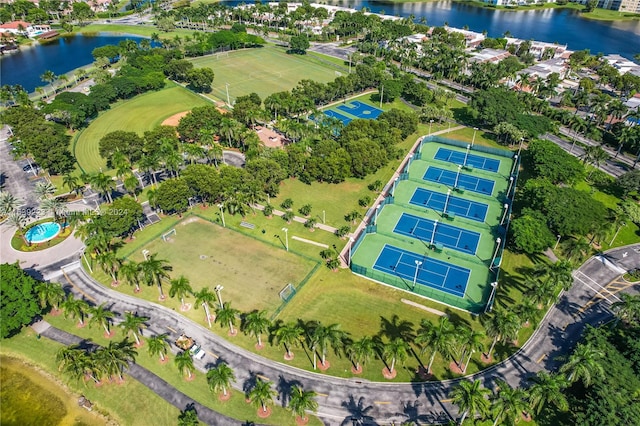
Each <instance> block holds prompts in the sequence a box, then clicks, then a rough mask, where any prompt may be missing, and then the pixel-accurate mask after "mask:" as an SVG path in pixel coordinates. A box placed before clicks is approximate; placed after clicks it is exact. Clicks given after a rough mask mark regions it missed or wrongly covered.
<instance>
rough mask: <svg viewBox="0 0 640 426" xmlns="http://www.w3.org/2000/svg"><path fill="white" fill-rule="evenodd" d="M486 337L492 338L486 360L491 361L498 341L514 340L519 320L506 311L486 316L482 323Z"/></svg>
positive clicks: (498, 311)
mask: <svg viewBox="0 0 640 426" xmlns="http://www.w3.org/2000/svg"><path fill="white" fill-rule="evenodd" d="M484 327H485V329H486V332H487V336H489V337H491V338H493V342H491V347H490V348H489V352H488V353H487V354H486V359H491V354H492V353H493V349H494V348H495V346H496V343H498V341H503V342H504V341H507V340H514V339H515V338H516V337H517V336H518V331H519V330H520V318H518V316H517V315H516V314H515V313H513V312H511V311H507V310H496V311H494V313H493V315H491V316H488V317H487V318H486V320H485V321H484Z"/></svg>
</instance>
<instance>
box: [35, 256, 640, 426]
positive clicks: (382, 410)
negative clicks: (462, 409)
mask: <svg viewBox="0 0 640 426" xmlns="http://www.w3.org/2000/svg"><path fill="white" fill-rule="evenodd" d="M605 258H606V261H605ZM638 264H640V245H635V246H632V247H624V248H619V249H615V250H612V251H609V252H607V254H606V255H605V257H593V258H591V259H590V260H589V261H587V262H586V263H585V264H584V265H582V267H581V268H580V269H579V270H577V271H576V272H575V273H574V277H575V281H574V286H573V287H572V288H571V290H569V291H568V292H566V293H564V294H563V295H562V296H561V297H560V298H559V300H558V303H557V304H556V305H555V306H554V307H552V308H551V309H550V310H549V312H548V313H547V315H546V316H545V318H544V319H543V321H542V322H541V324H540V326H539V327H538V329H537V330H536V331H535V333H534V335H533V336H532V337H531V339H530V340H529V341H528V342H526V343H525V345H524V346H523V347H522V348H521V349H520V350H518V351H517V352H516V353H515V354H514V355H512V356H511V357H510V358H509V359H507V360H506V361H504V362H502V363H500V364H497V365H495V366H493V367H490V368H489V369H487V370H484V371H482V372H480V373H478V374H475V375H472V376H469V377H468V378H469V379H479V380H481V381H482V382H483V384H484V385H485V386H487V387H490V388H492V387H493V383H494V380H495V379H496V378H502V379H504V380H506V381H507V382H508V383H509V384H510V385H512V386H521V385H523V384H526V382H527V378H528V377H530V376H531V375H533V374H535V373H536V372H537V371H540V370H543V369H544V370H549V371H553V370H555V369H557V368H558V366H559V363H558V360H557V357H558V356H560V355H564V354H566V353H568V352H569V351H570V350H571V348H572V347H573V346H574V345H575V343H576V341H577V340H578V339H579V337H580V335H581V333H582V330H583V329H584V327H585V326H586V325H587V324H592V325H597V324H600V323H602V322H603V321H606V320H608V319H610V318H611V312H610V311H609V310H608V307H607V306H608V305H609V304H610V303H612V302H615V301H616V300H617V297H616V296H615V295H611V296H609V295H608V294H607V293H606V292H605V291H603V288H604V287H605V286H606V285H607V284H608V283H610V282H612V281H615V280H617V279H618V278H619V276H620V268H623V269H630V268H631V267H632V266H633V265H638ZM611 265H614V266H615V265H617V266H615V267H612V266H611ZM63 271H64V275H63V276H62V277H60V278H62V280H61V281H62V282H63V283H64V284H69V285H71V290H72V291H73V292H74V293H76V294H77V295H81V296H83V297H85V298H86V299H88V300H89V301H90V302H92V303H98V304H99V303H103V302H106V303H107V307H108V308H109V309H110V310H112V311H114V312H116V313H117V314H118V315H123V313H124V312H125V311H132V312H136V313H137V314H138V315H143V316H148V317H150V318H151V319H150V321H149V328H148V329H147V330H146V331H145V333H146V334H159V333H166V332H169V334H170V335H171V337H172V338H174V339H175V338H177V337H178V336H179V335H180V334H181V333H185V334H187V335H189V336H191V337H194V338H195V339H196V341H198V342H199V343H201V345H202V347H203V348H205V349H206V351H207V353H208V355H209V356H207V357H205V359H204V360H201V361H196V366H197V368H198V369H199V370H200V371H202V372H204V371H206V370H207V369H208V368H209V367H211V366H212V363H211V361H210V360H211V359H216V361H218V362H219V361H221V360H222V361H224V362H226V363H228V364H229V365H230V366H231V367H232V368H233V369H234V370H235V373H236V377H237V383H238V384H237V386H238V389H240V390H246V389H247V388H248V387H251V385H252V384H253V383H254V382H255V379H256V377H257V376H258V375H259V376H262V377H266V378H268V379H269V380H271V381H272V382H273V383H274V386H275V389H276V390H277V391H278V395H279V402H278V403H279V404H282V405H283V406H285V405H286V399H287V395H288V392H289V389H290V388H291V386H293V385H296V384H299V385H302V386H303V387H304V388H305V389H312V390H314V391H316V392H318V393H319V395H320V396H319V397H318V402H319V404H320V408H319V410H318V415H319V416H320V418H321V419H323V421H324V422H325V423H326V424H327V425H343V424H344V425H350V424H352V422H356V424H367V425H376V424H391V423H392V422H396V423H399V422H402V421H408V420H412V421H419V422H424V423H438V422H445V421H448V420H449V419H452V418H455V417H456V415H457V409H456V408H455V407H454V406H453V405H452V404H451V402H450V400H449V399H448V398H447V395H448V393H449V391H450V389H451V388H452V386H454V385H455V384H456V383H457V382H458V381H459V380H461V379H456V380H448V381H442V382H421V383H387V382H370V381H366V380H361V379H358V378H351V379H342V378H338V377H332V376H327V375H324V374H320V373H315V372H311V371H305V370H301V369H299V368H295V367H291V366H289V365H286V364H284V363H280V362H276V361H271V360H268V359H265V358H263V357H261V356H259V355H257V354H255V353H252V352H249V351H247V350H245V349H242V348H240V347H238V346H236V345H234V344H233V343H232V338H229V339H225V338H222V337H221V336H219V335H217V334H214V333H212V332H211V331H210V330H209V329H207V328H206V327H204V326H203V325H201V324H198V323H195V322H193V321H191V320H189V319H187V318H185V317H183V316H182V315H180V314H179V313H177V312H175V311H173V310H171V309H168V308H166V307H164V306H162V305H160V304H158V303H152V302H148V301H145V300H141V299H137V298H135V297H131V296H128V295H125V294H122V293H119V292H117V291H114V290H112V289H110V288H106V287H104V286H102V285H101V284H98V283H96V282H95V281H93V279H92V278H90V277H89V276H88V275H87V274H86V273H85V272H84V270H83V269H82V268H81V267H80V262H79V261H76V262H75V263H73V264H71V265H67V266H66V267H64V270H63ZM42 272H43V274H45V273H47V271H42ZM48 274H49V275H51V274H52V271H48ZM63 277H64V278H63ZM145 291H146V290H145ZM498 291H499V292H501V291H503V290H502V289H501V288H499V289H498ZM504 291H507V289H505V290H504ZM598 294H603V295H604V296H606V297H607V298H606V299H605V300H603V301H601V302H599V303H590V301H592V300H595V299H594V297H596V296H597V295H598ZM498 300H500V299H498ZM585 306H587V308H586V309H585V308H584V307H585ZM203 322H204V321H203ZM309 355H310V354H308V353H305V351H304V349H298V350H296V356H302V357H305V356H306V357H308V356H309ZM357 422H360V423H357ZM211 424H216V423H215V422H214V423H211ZM237 424H240V422H238V423H237Z"/></svg>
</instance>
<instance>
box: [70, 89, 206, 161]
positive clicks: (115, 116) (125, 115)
mask: <svg viewBox="0 0 640 426" xmlns="http://www.w3.org/2000/svg"><path fill="white" fill-rule="evenodd" d="M207 103H208V102H207V101H206V100H205V99H202V98H201V97H200V96H198V95H196V94H194V93H192V92H190V91H188V90H187V89H184V88H182V87H180V86H176V85H175V84H173V83H169V84H167V88H165V89H162V90H158V91H157V92H148V93H145V94H142V95H140V96H136V97H135V98H133V99H131V100H127V101H124V102H120V103H117V104H115V105H114V106H112V108H111V109H109V110H107V111H105V112H103V113H102V114H100V116H99V117H98V118H96V119H95V120H93V121H92V122H91V124H90V125H89V127H87V128H86V129H85V130H84V131H83V132H82V133H81V134H80V135H79V136H78V138H77V140H76V141H75V143H74V146H73V154H74V155H75V157H76V160H77V161H78V164H79V165H80V167H81V168H82V169H83V170H84V171H85V172H87V173H96V172H98V171H99V170H100V169H103V170H107V160H106V159H105V158H102V157H101V156H100V152H99V150H98V145H99V143H100V139H102V137H103V136H104V135H106V134H107V133H111V132H115V131H116V130H125V131H128V132H136V133H137V134H138V135H140V136H142V134H143V133H144V132H145V131H147V130H151V129H152V128H154V127H155V126H158V125H160V123H162V121H163V120H164V119H165V118H167V117H171V116H172V115H174V114H177V113H179V112H182V111H190V110H191V109H192V108H194V107H197V106H203V105H207Z"/></svg>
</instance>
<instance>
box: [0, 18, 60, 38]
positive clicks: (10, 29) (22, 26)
mask: <svg viewBox="0 0 640 426" xmlns="http://www.w3.org/2000/svg"><path fill="white" fill-rule="evenodd" d="M50 31H51V26H49V25H46V24H31V23H29V22H25V21H11V22H6V23H4V24H2V25H0V33H3V34H6V33H10V34H13V35H15V36H18V35H21V36H25V37H29V38H36V37H38V36H40V35H41V34H45V33H47V32H50Z"/></svg>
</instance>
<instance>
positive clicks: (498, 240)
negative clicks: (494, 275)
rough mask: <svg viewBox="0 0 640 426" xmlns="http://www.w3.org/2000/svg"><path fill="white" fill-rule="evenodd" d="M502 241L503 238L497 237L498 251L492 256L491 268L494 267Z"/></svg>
mask: <svg viewBox="0 0 640 426" xmlns="http://www.w3.org/2000/svg"><path fill="white" fill-rule="evenodd" d="M501 242H502V239H500V237H498V238H496V251H494V252H493V257H492V258H491V266H489V269H493V264H494V262H495V261H496V257H497V256H498V250H500V243H501Z"/></svg>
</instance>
